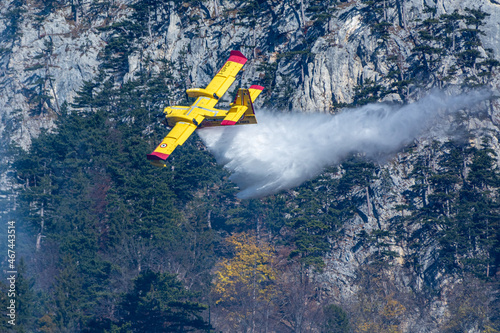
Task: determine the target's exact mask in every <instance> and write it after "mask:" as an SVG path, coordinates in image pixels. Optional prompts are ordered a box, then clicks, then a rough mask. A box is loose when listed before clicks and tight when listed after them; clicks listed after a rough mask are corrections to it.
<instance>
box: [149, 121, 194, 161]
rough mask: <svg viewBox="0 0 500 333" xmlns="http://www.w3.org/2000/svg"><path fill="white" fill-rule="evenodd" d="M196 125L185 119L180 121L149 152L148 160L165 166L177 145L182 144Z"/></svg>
mask: <svg viewBox="0 0 500 333" xmlns="http://www.w3.org/2000/svg"><path fill="white" fill-rule="evenodd" d="M196 127H197V126H196V125H194V124H192V123H188V122H184V121H179V122H177V124H176V125H175V126H174V127H173V128H172V130H171V131H170V132H169V133H168V134H167V136H166V137H165V138H164V139H163V141H162V142H161V143H160V144H159V145H158V147H156V149H155V150H154V151H153V152H152V153H151V154H148V155H147V157H148V160H149V161H150V162H151V164H154V165H156V166H165V160H166V159H167V157H168V156H169V155H170V154H171V153H172V152H173V151H174V149H175V148H177V146H182V144H183V143H184V142H185V141H186V140H187V138H189V137H190V136H191V134H193V132H194V130H195V129H196Z"/></svg>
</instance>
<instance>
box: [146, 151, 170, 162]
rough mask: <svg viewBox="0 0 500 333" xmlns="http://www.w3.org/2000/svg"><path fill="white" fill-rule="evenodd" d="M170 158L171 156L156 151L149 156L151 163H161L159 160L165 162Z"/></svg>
mask: <svg viewBox="0 0 500 333" xmlns="http://www.w3.org/2000/svg"><path fill="white" fill-rule="evenodd" d="M168 156H170V155H169V154H163V153H159V152H157V151H154V152H152V153H151V154H148V155H147V158H148V160H150V161H159V160H162V161H165V160H166V159H167V158H168Z"/></svg>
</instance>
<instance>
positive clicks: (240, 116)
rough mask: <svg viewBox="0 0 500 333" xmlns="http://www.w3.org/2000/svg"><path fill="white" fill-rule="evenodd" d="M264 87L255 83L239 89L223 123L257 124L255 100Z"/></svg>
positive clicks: (224, 124)
mask: <svg viewBox="0 0 500 333" xmlns="http://www.w3.org/2000/svg"><path fill="white" fill-rule="evenodd" d="M263 89H264V87H261V86H257V85H253V86H251V87H250V88H248V89H243V88H240V89H238V94H237V95H236V98H235V99H234V102H233V104H232V105H231V109H230V110H229V111H228V114H227V116H226V117H225V118H224V120H223V121H222V123H221V125H223V126H227V125H238V124H256V123H257V119H256V118H255V112H254V109H253V101H255V99H256V98H257V97H258V96H259V95H260V93H261V92H262V90H263Z"/></svg>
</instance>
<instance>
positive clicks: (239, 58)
mask: <svg viewBox="0 0 500 333" xmlns="http://www.w3.org/2000/svg"><path fill="white" fill-rule="evenodd" d="M228 61H232V62H237V63H238V64H242V65H244V64H245V63H246V62H247V58H246V57H245V56H244V55H243V53H241V52H240V51H235V50H233V51H231V55H230V56H229V59H228Z"/></svg>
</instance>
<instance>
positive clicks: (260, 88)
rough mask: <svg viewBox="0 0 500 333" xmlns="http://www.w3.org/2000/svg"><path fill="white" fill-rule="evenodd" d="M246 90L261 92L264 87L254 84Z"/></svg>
mask: <svg viewBox="0 0 500 333" xmlns="http://www.w3.org/2000/svg"><path fill="white" fill-rule="evenodd" d="M248 89H255V90H260V91H262V90H264V87H263V86H259V85H256V84H254V85H251V86H250V88H248Z"/></svg>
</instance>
